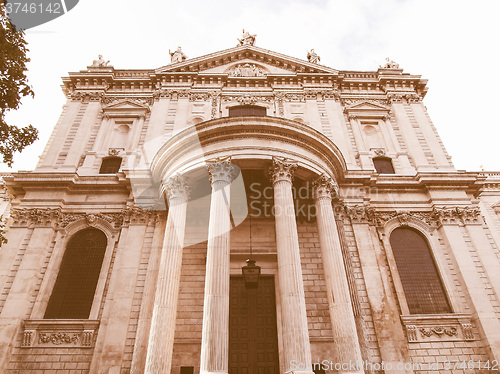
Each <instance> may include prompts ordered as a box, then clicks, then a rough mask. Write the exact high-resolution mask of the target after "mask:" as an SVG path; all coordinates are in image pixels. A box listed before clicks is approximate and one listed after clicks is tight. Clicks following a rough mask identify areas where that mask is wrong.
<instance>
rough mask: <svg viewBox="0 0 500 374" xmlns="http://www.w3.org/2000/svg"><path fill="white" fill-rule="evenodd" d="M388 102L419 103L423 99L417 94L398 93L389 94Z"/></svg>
mask: <svg viewBox="0 0 500 374" xmlns="http://www.w3.org/2000/svg"><path fill="white" fill-rule="evenodd" d="M387 100H388V102H389V103H391V104H394V103H405V102H406V103H408V104H412V103H419V102H421V101H422V97H421V96H420V95H418V94H417V93H398V92H389V93H388V94H387Z"/></svg>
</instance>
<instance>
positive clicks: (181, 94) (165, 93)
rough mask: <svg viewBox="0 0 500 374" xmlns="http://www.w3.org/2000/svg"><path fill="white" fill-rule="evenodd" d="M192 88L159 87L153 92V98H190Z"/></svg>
mask: <svg viewBox="0 0 500 374" xmlns="http://www.w3.org/2000/svg"><path fill="white" fill-rule="evenodd" d="M189 94H190V90H172V89H163V88H162V89H159V90H156V91H155V92H153V99H154V100H159V99H160V98H166V99H179V98H189Z"/></svg>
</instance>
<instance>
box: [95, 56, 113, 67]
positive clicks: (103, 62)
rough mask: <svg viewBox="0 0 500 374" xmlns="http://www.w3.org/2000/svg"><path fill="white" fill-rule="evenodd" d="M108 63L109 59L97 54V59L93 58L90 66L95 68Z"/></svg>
mask: <svg viewBox="0 0 500 374" xmlns="http://www.w3.org/2000/svg"><path fill="white" fill-rule="evenodd" d="M108 64H109V60H108V61H106V60H104V59H103V58H102V55H99V56H98V58H97V60H94V61H93V62H92V67H94V68H96V67H97V68H102V67H106V66H108Z"/></svg>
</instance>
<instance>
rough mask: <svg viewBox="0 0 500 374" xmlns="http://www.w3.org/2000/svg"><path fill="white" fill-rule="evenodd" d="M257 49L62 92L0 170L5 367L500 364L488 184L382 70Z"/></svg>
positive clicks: (495, 247)
mask: <svg viewBox="0 0 500 374" xmlns="http://www.w3.org/2000/svg"><path fill="white" fill-rule="evenodd" d="M254 42H255V35H250V34H249V33H245V34H244V35H243V37H242V38H241V39H239V45H238V46H236V47H234V48H230V49H227V50H224V51H221V52H216V53H212V54H209V55H206V56H201V57H196V58H187V57H186V56H185V55H184V53H183V52H182V50H181V48H177V50H176V51H174V52H171V56H172V62H171V63H170V64H168V65H165V66H163V67H160V68H158V69H154V70H130V69H115V68H114V67H113V66H110V65H109V63H108V62H106V61H104V60H103V58H102V56H100V57H99V59H98V60H96V61H94V63H93V64H92V66H89V67H88V68H87V69H86V70H82V71H79V72H75V73H69V75H68V76H67V77H64V78H63V91H64V93H65V95H66V96H67V103H66V105H65V106H64V108H63V111H62V114H61V117H60V119H59V121H58V122H57V124H56V126H55V128H54V131H53V133H52V136H51V138H50V140H49V142H48V144H47V146H46V148H45V151H44V152H43V154H42V155H41V157H40V161H39V163H38V166H37V167H36V169H35V170H34V171H30V172H18V173H13V174H11V175H3V185H2V188H3V190H2V200H1V201H0V202H1V204H2V205H1V209H2V212H5V214H4V217H5V218H8V220H7V224H6V229H5V231H6V236H7V238H8V243H6V244H3V245H2V247H1V248H0V290H1V293H0V372H1V373H12V374H13V373H99V374H100V373H103V374H104V373H106V374H107V373H109V374H119V373H120V374H125V373H144V372H146V373H155V374H156V373H173V374H193V373H194V374H198V373H200V372H202V373H215V372H218V373H229V374H240V373H248V374H254V373H255V374H256V373H259V374H261V373H262V374H268V373H269V374H272V373H288V372H297V373H312V372H313V371H314V372H315V373H322V372H323V371H324V372H326V373H330V372H340V373H382V372H387V373H424V372H425V373H451V372H452V371H451V370H453V373H472V372H473V373H480V372H492V371H493V370H494V369H495V368H496V369H498V360H499V359H500V303H499V297H500V253H499V245H500V203H499V202H500V173H485V172H481V173H477V172H464V171H457V170H456V169H455V167H454V166H453V164H452V162H451V158H450V156H449V155H448V154H447V153H446V150H445V148H444V146H443V144H442V142H441V140H440V138H439V136H438V134H437V132H436V129H435V127H434V125H433V123H432V122H431V120H430V118H429V116H428V113H427V111H426V108H425V106H424V104H423V102H422V100H423V98H424V96H425V94H426V92H427V88H426V83H427V82H426V80H425V79H423V78H421V76H419V75H412V74H409V73H406V72H403V69H401V68H399V66H398V65H397V64H396V63H394V62H393V61H389V60H388V61H387V63H385V64H384V65H382V66H380V68H378V69H377V70H376V71H340V70H336V69H333V68H329V67H326V66H323V65H321V64H320V59H319V56H318V55H317V54H316V53H315V52H314V51H313V50H311V51H310V52H309V53H308V59H309V61H308V60H302V59H298V58H294V57H289V56H285V55H282V54H280V53H276V52H272V51H269V50H265V49H262V48H260V47H257V46H255V45H254ZM250 257H251V258H252V259H253V260H254V261H256V266H259V268H255V267H250V268H245V269H247V270H250V271H253V272H254V274H255V272H258V271H259V269H260V278H259V280H258V285H257V287H256V288H255V287H251V286H252V284H251V283H248V284H247V283H246V281H245V278H243V277H242V267H244V266H246V262H245V261H246V260H247V259H248V258H250ZM250 265H252V264H251V263H250ZM454 361H458V363H457V362H454ZM318 363H319V364H320V365H317V364H318Z"/></svg>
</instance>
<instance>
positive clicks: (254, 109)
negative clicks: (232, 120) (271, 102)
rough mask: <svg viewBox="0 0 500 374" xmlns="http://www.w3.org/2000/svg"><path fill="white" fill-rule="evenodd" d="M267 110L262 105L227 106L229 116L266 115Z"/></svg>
mask: <svg viewBox="0 0 500 374" xmlns="http://www.w3.org/2000/svg"><path fill="white" fill-rule="evenodd" d="M266 115H267V110H266V108H264V107H261V106H256V105H239V106H233V107H231V108H229V117H241V116H261V117H263V116H266Z"/></svg>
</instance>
